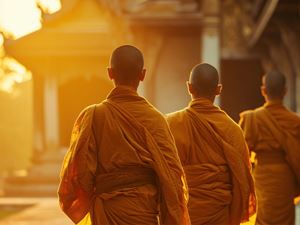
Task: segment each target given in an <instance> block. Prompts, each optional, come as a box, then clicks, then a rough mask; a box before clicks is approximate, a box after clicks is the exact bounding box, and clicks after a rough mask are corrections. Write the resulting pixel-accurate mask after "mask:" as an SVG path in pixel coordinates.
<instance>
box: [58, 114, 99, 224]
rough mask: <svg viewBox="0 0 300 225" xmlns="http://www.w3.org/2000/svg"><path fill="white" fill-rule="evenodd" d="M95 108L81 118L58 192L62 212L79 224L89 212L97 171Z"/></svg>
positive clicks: (74, 132)
mask: <svg viewBox="0 0 300 225" xmlns="http://www.w3.org/2000/svg"><path fill="white" fill-rule="evenodd" d="M91 124H92V112H91V109H87V110H85V111H83V112H82V113H81V114H80V116H79V117H78V118H77V120H76V122H75V125H74V128H73V131H72V138H71V143H70V148H69V150H68V153H67V155H66V157H65V160H64V163H63V168H62V171H61V181H60V186H59V190H58V194H59V201H60V205H61V208H62V210H63V211H64V212H65V213H66V214H67V215H68V216H69V217H70V218H71V220H72V221H73V222H75V223H78V222H79V221H80V220H81V219H82V218H83V217H84V216H85V215H86V214H87V213H88V211H89V207H90V205H91V202H92V197H93V191H94V177H95V172H96V168H97V156H96V144H95V137H94V133H93V131H92V125H91Z"/></svg>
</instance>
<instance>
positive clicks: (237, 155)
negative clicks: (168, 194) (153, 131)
mask: <svg viewBox="0 0 300 225" xmlns="http://www.w3.org/2000/svg"><path fill="white" fill-rule="evenodd" d="M167 120H168V123H169V125H170V129H171V132H172V133H173V136H174V138H175V142H176V145H177V149H178V153H179V156H180V159H181V162H182V165H183V167H184V170H185V173H186V177H187V182H188V186H189V194H190V198H189V203H188V208H189V213H190V218H191V224H193V225H200V224H214V225H217V224H223V225H225V224H231V225H236V224H240V223H241V222H245V221H248V219H249V217H250V216H251V215H253V214H254V213H255V209H256V205H255V204H256V201H255V193H254V184H253V179H252V176H251V173H250V169H251V165H250V160H249V152H248V148H247V145H246V142H245V139H244V137H243V134H242V130H241V129H240V127H239V126H238V125H237V124H236V123H235V122H234V121H233V120H231V119H230V118H229V116H227V114H226V113H225V112H223V111H222V110H220V109H219V108H218V107H216V106H214V105H213V103H212V102H211V101H209V100H208V99H205V98H199V99H195V100H193V101H191V103H190V104H189V106H188V107H187V108H186V109H183V110H181V111H178V112H175V113H171V114H169V115H167Z"/></svg>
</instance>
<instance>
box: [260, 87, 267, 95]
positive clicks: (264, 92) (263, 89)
mask: <svg viewBox="0 0 300 225" xmlns="http://www.w3.org/2000/svg"><path fill="white" fill-rule="evenodd" d="M260 92H261V95H262V96H264V97H265V96H267V91H266V87H265V86H264V85H262V86H260Z"/></svg>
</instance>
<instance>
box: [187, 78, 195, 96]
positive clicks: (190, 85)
mask: <svg viewBox="0 0 300 225" xmlns="http://www.w3.org/2000/svg"><path fill="white" fill-rule="evenodd" d="M186 86H187V89H188V92H189V94H191V95H192V94H193V93H194V89H193V85H192V84H191V83H190V82H189V81H187V82H186Z"/></svg>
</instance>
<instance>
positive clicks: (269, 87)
mask: <svg viewBox="0 0 300 225" xmlns="http://www.w3.org/2000/svg"><path fill="white" fill-rule="evenodd" d="M263 85H264V86H265V90H266V94H267V96H268V97H270V98H283V96H284V94H285V89H286V79H285V76H284V75H283V74H282V73H280V72H279V71H275V70H274V71H271V72H269V73H267V74H266V75H265V76H264V77H263Z"/></svg>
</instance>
